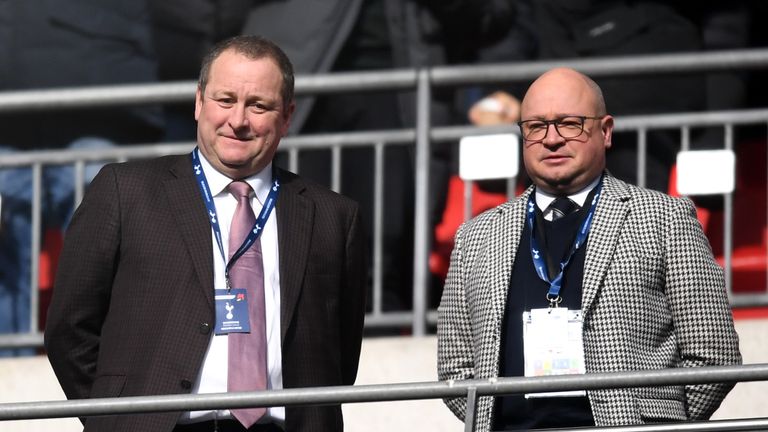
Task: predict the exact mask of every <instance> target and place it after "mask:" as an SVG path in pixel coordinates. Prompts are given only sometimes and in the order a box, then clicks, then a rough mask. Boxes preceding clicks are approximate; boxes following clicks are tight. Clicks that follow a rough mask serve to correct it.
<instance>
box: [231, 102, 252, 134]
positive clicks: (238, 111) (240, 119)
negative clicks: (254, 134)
mask: <svg viewBox="0 0 768 432" xmlns="http://www.w3.org/2000/svg"><path fill="white" fill-rule="evenodd" d="M229 125H230V126H232V129H241V128H244V127H246V126H248V116H247V115H246V109H245V106H244V105H242V104H235V105H234V106H233V107H232V110H231V111H230V112H229Z"/></svg>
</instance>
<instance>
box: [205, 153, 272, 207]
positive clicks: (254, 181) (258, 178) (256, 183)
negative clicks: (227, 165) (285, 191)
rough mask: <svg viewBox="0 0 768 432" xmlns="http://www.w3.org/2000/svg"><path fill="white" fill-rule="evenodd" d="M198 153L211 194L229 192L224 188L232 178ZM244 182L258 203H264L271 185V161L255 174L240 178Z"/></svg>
mask: <svg viewBox="0 0 768 432" xmlns="http://www.w3.org/2000/svg"><path fill="white" fill-rule="evenodd" d="M198 154H199V155H200V164H201V165H202V167H203V172H204V173H205V179H206V180H207V181H208V187H209V188H210V189H211V194H213V196H217V195H219V194H221V193H229V192H228V191H227V190H226V189H227V186H229V184H230V183H232V179H231V178H229V177H227V176H226V175H224V174H222V173H221V172H219V171H218V170H216V168H214V167H213V165H211V163H210V162H208V159H206V158H205V156H204V155H203V153H202V152H200V153H198ZM242 180H243V181H244V182H246V183H248V184H249V185H250V186H251V189H253V190H254V192H255V193H256V199H257V200H259V203H261V204H264V202H265V201H266V200H267V195H269V189H270V187H271V186H272V162H270V163H269V164H268V165H267V166H266V167H264V169H262V170H261V171H259V172H257V173H256V174H254V175H252V176H250V177H247V178H244V179H242Z"/></svg>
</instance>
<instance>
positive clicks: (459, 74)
mask: <svg viewBox="0 0 768 432" xmlns="http://www.w3.org/2000/svg"><path fill="white" fill-rule="evenodd" d="M563 65H568V66H570V67H573V68H575V69H578V70H580V71H582V72H584V73H586V74H588V75H590V76H592V77H593V78H596V77H603V76H622V75H623V76H641V75H656V74H664V73H667V74H677V73H696V72H716V71H729V70H746V69H763V68H767V67H768V48H750V49H738V50H723V51H707V52H695V53H672V54H653V55H634V56H615V57H599V58H572V59H559V60H545V61H530V62H518V63H496V64H480V65H457V66H437V67H432V68H429V69H426V70H427V71H429V80H430V83H431V84H432V85H435V86H456V85H461V84H482V83H499V82H514V81H521V80H527V79H532V78H535V77H536V76H538V75H539V74H541V73H543V72H545V71H546V70H548V69H551V68H553V67H556V66H563ZM418 73H419V71H418V70H416V69H394V70H393V69H389V70H379V71H369V72H334V73H328V74H316V75H298V76H297V77H296V95H297V96H305V95H310V94H312V95H317V94H328V93H339V92H356V91H377V90H398V89H415V88H416V85H417V81H418ZM196 85H197V84H196V82H194V81H169V82H161V83H147V84H116V85H108V86H106V85H105V86H90V87H69V88H55V89H36V90H20V91H6V92H0V113H5V112H21V111H44V110H61V109H69V108H83V107H108V106H113V107H114V106H127V105H139V104H153V103H173V102H189V101H191V100H192V97H193V96H194V94H195V89H196Z"/></svg>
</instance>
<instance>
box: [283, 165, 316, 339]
mask: <svg viewBox="0 0 768 432" xmlns="http://www.w3.org/2000/svg"><path fill="white" fill-rule="evenodd" d="M277 176H278V178H279V181H280V183H281V188H280V196H279V197H278V199H277V209H276V211H277V236H278V244H279V254H280V298H281V300H280V302H281V306H280V335H281V340H285V333H286V331H287V330H288V326H289V324H290V322H291V320H292V319H293V313H294V311H295V309H296V303H297V302H298V300H299V297H300V294H301V287H302V285H303V282H304V274H305V273H306V267H307V260H308V259H309V248H310V244H309V243H310V239H311V238H312V227H313V226H314V218H315V207H314V205H313V203H312V201H311V200H309V199H308V198H306V197H304V196H303V195H302V192H303V191H304V185H303V183H302V182H301V180H300V179H299V178H298V177H296V176H294V175H292V174H290V173H288V172H287V171H283V170H280V169H278V170H277Z"/></svg>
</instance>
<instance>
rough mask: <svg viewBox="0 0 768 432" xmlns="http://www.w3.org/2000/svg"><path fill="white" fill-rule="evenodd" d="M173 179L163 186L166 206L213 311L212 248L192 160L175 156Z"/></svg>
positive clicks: (209, 228) (209, 231)
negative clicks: (169, 210)
mask: <svg viewBox="0 0 768 432" xmlns="http://www.w3.org/2000/svg"><path fill="white" fill-rule="evenodd" d="M171 174H172V175H173V178H171V179H169V180H166V181H165V182H164V184H163V186H164V187H165V191H166V193H167V194H168V204H169V206H170V207H171V212H172V213H173V215H174V217H175V218H176V222H177V226H178V227H179V231H180V232H181V238H182V240H183V242H184V244H185V245H186V247H187V252H189V256H190V257H191V259H192V265H193V266H194V268H195V272H196V273H197V277H198V279H199V280H200V286H201V287H202V288H203V291H204V292H203V294H204V295H205V298H206V299H207V300H208V304H209V306H210V308H211V311H213V310H214V309H213V255H212V254H213V245H212V243H211V242H212V240H211V225H210V223H209V222H208V218H207V217H206V216H205V215H206V209H205V205H204V204H203V199H202V197H201V196H200V189H199V188H198V186H197V182H196V181H195V177H194V175H193V171H192V160H191V158H190V157H189V156H188V155H186V156H179V158H178V161H177V162H176V164H175V165H173V166H172V167H171Z"/></svg>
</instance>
